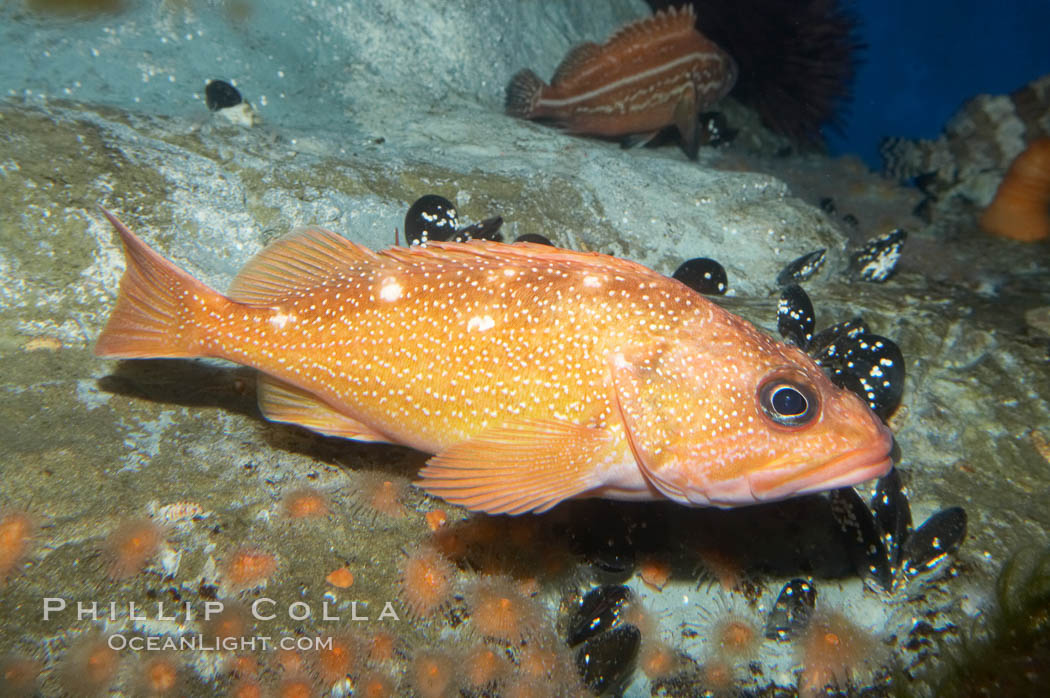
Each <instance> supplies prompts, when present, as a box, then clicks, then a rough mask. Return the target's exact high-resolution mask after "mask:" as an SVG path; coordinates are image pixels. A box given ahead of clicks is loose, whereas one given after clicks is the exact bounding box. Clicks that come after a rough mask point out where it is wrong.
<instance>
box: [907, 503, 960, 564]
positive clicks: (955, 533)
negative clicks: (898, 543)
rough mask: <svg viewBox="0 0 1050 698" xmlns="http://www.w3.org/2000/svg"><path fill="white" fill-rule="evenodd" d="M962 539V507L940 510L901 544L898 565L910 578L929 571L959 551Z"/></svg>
mask: <svg viewBox="0 0 1050 698" xmlns="http://www.w3.org/2000/svg"><path fill="white" fill-rule="evenodd" d="M965 537H966V511H965V510H964V509H963V508H962V507H950V508H948V509H942V510H941V511H938V512H937V513H936V514H934V515H933V516H931V517H930V518H928V519H926V521H925V522H923V524H922V525H921V526H919V527H918V528H917V529H916V530H915V532H914V533H912V534H911V536H910V537H908V539H907V540H906V541H905V542H904V547H903V548H902V550H901V566H902V568H903V569H904V574H905V575H907V576H908V577H913V576H915V575H917V574H922V573H924V572H930V571H932V570H933V569H934V568H936V567H938V566H939V565H940V564H941V563H942V562H943V561H944V560H946V559H947V558H948V556H949V555H951V554H952V553H954V552H955V551H956V550H958V549H959V545H960V544H961V543H962V541H963V538H965Z"/></svg>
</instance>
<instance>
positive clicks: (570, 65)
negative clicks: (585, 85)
mask: <svg viewBox="0 0 1050 698" xmlns="http://www.w3.org/2000/svg"><path fill="white" fill-rule="evenodd" d="M601 51H602V47H601V46H599V45H598V44H596V43H594V42H593V41H584V42H583V43H582V44H576V45H575V46H573V47H572V48H571V49H569V52H568V53H567V54H565V58H563V59H562V61H561V63H559V64H558V67H557V69H556V70H555V71H554V76H553V77H552V78H551V86H552V87H554V86H556V85H558V84H559V83H561V82H564V81H565V79H566V78H572V77H574V75H575V74H576V72H577V71H581V70H583V68H584V66H585V65H586V64H587V63H588V62H590V61H592V60H594V59H595V58H596V57H597V56H598V55H599V54H600V53H601Z"/></svg>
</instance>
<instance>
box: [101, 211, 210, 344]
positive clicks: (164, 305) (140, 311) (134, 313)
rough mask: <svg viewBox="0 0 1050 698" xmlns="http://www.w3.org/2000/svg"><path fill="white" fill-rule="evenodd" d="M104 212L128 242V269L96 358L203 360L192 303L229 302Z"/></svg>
mask: <svg viewBox="0 0 1050 698" xmlns="http://www.w3.org/2000/svg"><path fill="white" fill-rule="evenodd" d="M100 208H101V207H100ZM101 210H102V214H103V215H104V216H105V217H106V219H107V220H108V221H109V222H110V223H111V224H112V225H113V228H114V229H115V230H116V231H117V234H118V235H120V239H121V241H122V242H123V243H124V256H125V261H126V263H127V268H126V269H125V270H124V276H123V277H122V278H121V280H120V291H119V293H118V295H117V305H116V307H115V308H114V309H113V312H112V314H110V316H109V321H108V322H107V323H106V327H105V329H104V330H103V331H102V335H101V336H100V337H99V338H98V342H96V344H95V354H96V355H98V356H103V357H107V358H117V359H135V358H146V357H154V358H160V357H189V356H201V355H202V351H201V349H200V340H201V338H202V335H203V329H202V328H201V327H200V326H199V325H198V324H197V323H195V322H194V321H193V310H194V308H193V307H192V306H191V305H190V304H191V303H193V304H197V305H201V306H202V307H214V306H216V305H220V304H224V303H227V302H228V301H227V300H226V298H225V297H224V296H223V295H222V294H220V293H219V292H218V291H215V290H213V289H211V288H209V287H208V286H206V285H205V284H204V283H202V282H200V281H198V280H197V279H194V278H193V277H192V276H190V275H189V274H187V273H186V272H185V271H183V270H182V269H179V268H178V267H177V266H175V265H174V264H172V263H171V262H169V261H168V260H167V259H165V258H164V257H162V256H161V255H159V254H158V253H157V252H155V251H154V250H153V249H151V248H150V246H149V245H147V244H146V243H145V242H143V241H142V239H141V238H139V237H138V236H137V235H135V234H134V233H133V232H131V231H130V230H129V229H128V227H127V226H126V225H124V224H123V223H121V222H120V221H119V220H118V219H117V217H116V216H114V215H113V214H112V213H110V212H109V211H107V210H106V209H101Z"/></svg>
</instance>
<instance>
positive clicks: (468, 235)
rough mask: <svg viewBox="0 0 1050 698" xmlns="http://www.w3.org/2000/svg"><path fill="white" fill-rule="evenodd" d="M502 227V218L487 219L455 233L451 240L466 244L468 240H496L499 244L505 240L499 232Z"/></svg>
mask: <svg viewBox="0 0 1050 698" xmlns="http://www.w3.org/2000/svg"><path fill="white" fill-rule="evenodd" d="M502 225H503V217H502V216H496V217H495V218H486V219H485V220H483V221H481V222H480V223H473V224H471V225H468V226H465V227H463V228H460V229H459V230H457V231H456V232H455V233H453V235H452V237H451V238H450V240H452V241H453V242H466V241H467V240H495V241H496V242H499V241H500V240H502V239H503V236H502V235H501V234H500V232H499V229H500V226H502Z"/></svg>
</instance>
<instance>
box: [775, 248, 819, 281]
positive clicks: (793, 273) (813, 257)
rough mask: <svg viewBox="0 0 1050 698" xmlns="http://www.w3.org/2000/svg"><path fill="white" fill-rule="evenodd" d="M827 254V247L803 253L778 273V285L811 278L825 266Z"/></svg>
mask: <svg viewBox="0 0 1050 698" xmlns="http://www.w3.org/2000/svg"><path fill="white" fill-rule="evenodd" d="M825 256H827V250H826V249H819V250H813V251H812V252H809V253H807V254H804V255H802V256H801V257H799V258H798V259H796V260H794V261H793V262H790V263H788V265H787V266H785V267H784V268H783V269H782V270H781V271H780V273H779V274H777V286H787V285H788V284H800V283H802V282H803V281H806V280H807V279H809V278H811V277H812V276H813V275H814V274H816V273H817V272H818V271H820V268H821V267H822V266H824V257H825Z"/></svg>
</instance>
